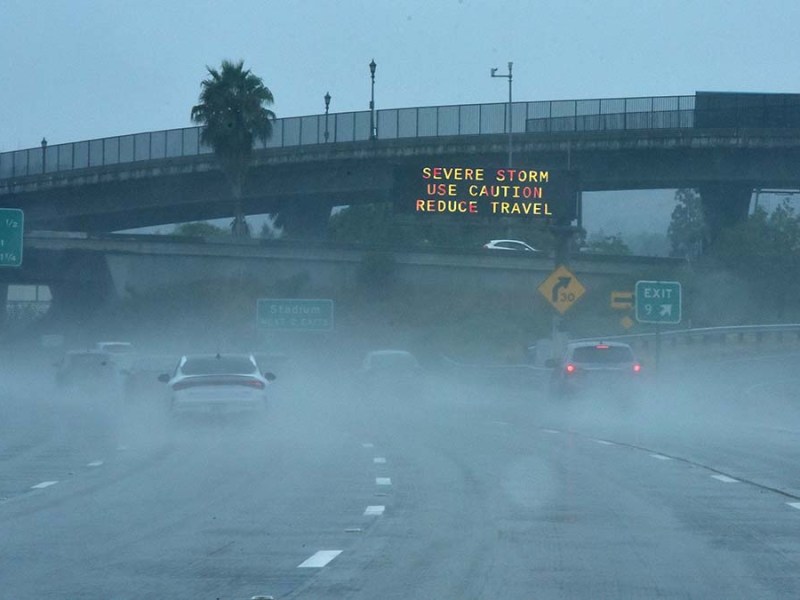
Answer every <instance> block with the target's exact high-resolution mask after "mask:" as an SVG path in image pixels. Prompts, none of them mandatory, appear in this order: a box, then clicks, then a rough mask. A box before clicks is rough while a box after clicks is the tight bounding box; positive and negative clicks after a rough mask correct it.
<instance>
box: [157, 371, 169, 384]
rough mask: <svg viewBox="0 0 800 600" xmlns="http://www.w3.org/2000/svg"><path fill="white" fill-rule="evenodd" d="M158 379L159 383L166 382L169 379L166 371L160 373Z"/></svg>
mask: <svg viewBox="0 0 800 600" xmlns="http://www.w3.org/2000/svg"><path fill="white" fill-rule="evenodd" d="M158 380H159V381H160V382H161V383H167V382H168V381H169V375H167V374H166V373H162V374H161V375H159V376H158Z"/></svg>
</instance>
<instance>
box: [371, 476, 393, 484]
mask: <svg viewBox="0 0 800 600" xmlns="http://www.w3.org/2000/svg"><path fill="white" fill-rule="evenodd" d="M375 485H392V479H391V477H376V478H375Z"/></svg>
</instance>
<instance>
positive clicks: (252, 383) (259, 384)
mask: <svg viewBox="0 0 800 600" xmlns="http://www.w3.org/2000/svg"><path fill="white" fill-rule="evenodd" d="M242 384H243V385H246V386H247V387H251V388H256V389H257V390H263V389H264V382H263V381H261V380H260V379H246V380H244V381H242Z"/></svg>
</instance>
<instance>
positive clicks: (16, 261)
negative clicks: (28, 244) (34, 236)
mask: <svg viewBox="0 0 800 600" xmlns="http://www.w3.org/2000/svg"><path fill="white" fill-rule="evenodd" d="M22 229H23V214H22V211H21V210H19V209H18V208H0V267H19V266H21V265H22Z"/></svg>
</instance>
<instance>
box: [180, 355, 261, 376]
mask: <svg viewBox="0 0 800 600" xmlns="http://www.w3.org/2000/svg"><path fill="white" fill-rule="evenodd" d="M181 371H183V374H184V375H242V374H250V373H255V372H256V366H255V365H254V364H253V361H251V360H250V359H249V358H247V357H244V356H222V357H220V358H215V357H210V358H205V357H204V358H190V359H188V360H187V361H186V363H185V364H184V365H183V367H181Z"/></svg>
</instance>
